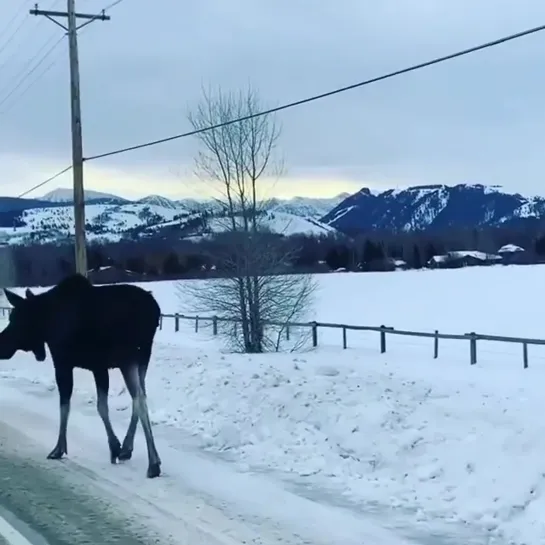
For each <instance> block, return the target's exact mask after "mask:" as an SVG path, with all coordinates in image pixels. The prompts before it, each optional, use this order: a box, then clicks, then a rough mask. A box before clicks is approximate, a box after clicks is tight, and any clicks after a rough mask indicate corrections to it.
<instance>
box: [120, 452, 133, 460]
mask: <svg viewBox="0 0 545 545" xmlns="http://www.w3.org/2000/svg"><path fill="white" fill-rule="evenodd" d="M131 458H132V450H121V452H120V453H119V456H118V459H119V461H121V462H126V461H127V460H130V459H131Z"/></svg>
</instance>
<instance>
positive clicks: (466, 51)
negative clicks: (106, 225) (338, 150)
mask: <svg viewBox="0 0 545 545" xmlns="http://www.w3.org/2000/svg"><path fill="white" fill-rule="evenodd" d="M121 1H122V0H117V3H119V2H121ZM543 30H545V25H541V26H538V27H534V28H531V29H529V30H524V31H522V32H518V33H516V34H510V35H508V36H505V37H503V38H499V39H497V40H494V41H491V42H486V43H484V44H481V45H477V46H475V47H471V48H469V49H464V50H461V51H458V52H456V53H452V54H450V55H445V56H443V57H437V58H435V59H432V60H430V61H427V62H423V63H420V64H415V65H412V66H409V67H408V68H403V69H401V70H396V71H395V72H390V73H388V74H385V75H382V76H378V77H376V78H372V79H368V80H365V81H361V82H359V83H354V84H352V85H348V86H346V87H339V88H337V89H334V90H333V91H328V92H326V93H322V94H319V95H313V96H311V97H308V98H304V99H301V100H298V101H295V102H290V103H287V104H283V105H282V106H277V107H276V108H270V109H268V110H265V111H262V112H258V113H255V114H252V115H248V116H244V117H240V118H237V119H233V120H230V121H226V122H224V123H219V124H217V125H211V126H210V127H204V128H202V129H198V130H195V131H190V132H186V133H182V134H177V135H174V136H169V137H167V138H162V139H160V140H152V141H150V142H146V143H144V144H139V145H136V146H131V147H127V148H121V149H117V150H114V151H110V152H107V153H101V154H98V155H92V156H90V157H86V158H84V159H83V160H84V161H94V160H96V159H102V158H103V157H109V156H112V155H118V154H121V153H126V152H129V151H134V150H137V149H142V148H146V147H151V146H156V145H158V144H163V143H165V142H170V141H172V140H178V139H180V138H185V137H188V136H195V135H197V134H200V133H203V132H206V131H211V130H215V129H220V128H222V127H225V126H227V125H232V124H234V123H239V122H241V121H246V120H249V119H253V118H255V117H261V116H264V115H268V114H271V113H275V112H279V111H281V110H287V109H288V108H293V107H295V106H300V105H302V104H306V103H308V102H313V101H315V100H319V99H321V98H326V97H329V96H333V95H336V94H340V93H344V92H346V91H350V90H352V89H356V88H358V87H364V86H365V85H370V84H371V83H377V82H379V81H383V80H386V79H390V78H393V77H396V76H400V75H402V74H407V73H409V72H414V71H416V70H419V69H421V68H426V67H428V66H432V65H434V64H439V63H441V62H445V61H448V60H452V59H455V58H457V57H462V56H464V55H469V54H470V53H475V52H476V51H480V50H483V49H488V48H491V47H494V46H496V45H500V44H502V43H506V42H509V41H513V40H516V39H518V38H522V37H524V36H529V35H530V34H535V33H537V32H541V31H543ZM70 168H71V167H67V168H66V169H65V170H63V171H61V172H59V173H57V174H55V176H52V177H51V178H48V179H47V180H45V181H43V182H41V183H39V184H37V185H35V186H33V187H31V188H30V189H28V190H27V191H25V192H24V193H22V194H21V196H24V195H27V194H28V193H31V192H32V191H34V190H35V189H38V188H39V187H42V186H44V185H46V184H48V183H49V182H51V181H53V180H55V179H56V178H57V177H58V176H60V175H61V174H64V173H65V172H67V171H68V170H69V169H70Z"/></svg>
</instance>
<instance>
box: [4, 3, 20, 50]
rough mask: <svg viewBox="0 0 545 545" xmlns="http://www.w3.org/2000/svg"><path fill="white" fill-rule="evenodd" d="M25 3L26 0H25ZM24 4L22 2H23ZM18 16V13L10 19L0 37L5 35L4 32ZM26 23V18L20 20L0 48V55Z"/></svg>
mask: <svg viewBox="0 0 545 545" xmlns="http://www.w3.org/2000/svg"><path fill="white" fill-rule="evenodd" d="M25 1H26V0H25ZM23 3H24V2H23ZM18 15H19V12H17V13H15V15H14V16H13V17H12V18H11V19H10V21H9V22H8V24H7V25H6V27H5V28H4V30H3V31H2V33H1V34H0V37H2V36H3V35H4V34H6V32H7V31H8V30H9V29H10V28H11V26H12V24H13V23H14V22H15V20H16V19H17V16H18ZM25 22H26V17H23V19H22V20H21V22H20V23H19V24H18V25H17V27H16V28H15V30H14V31H13V32H12V33H11V34H10V35H9V38H8V39H7V40H6V41H5V42H4V44H3V45H2V46H1V47H0V55H1V54H2V53H3V52H4V51H5V49H6V47H8V45H9V44H10V43H11V42H12V41H13V39H14V38H15V36H17V33H18V32H19V31H20V30H21V28H22V26H23V25H24V24H25Z"/></svg>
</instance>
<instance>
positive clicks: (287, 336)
mask: <svg viewBox="0 0 545 545" xmlns="http://www.w3.org/2000/svg"><path fill="white" fill-rule="evenodd" d="M289 340H290V324H286V341H289Z"/></svg>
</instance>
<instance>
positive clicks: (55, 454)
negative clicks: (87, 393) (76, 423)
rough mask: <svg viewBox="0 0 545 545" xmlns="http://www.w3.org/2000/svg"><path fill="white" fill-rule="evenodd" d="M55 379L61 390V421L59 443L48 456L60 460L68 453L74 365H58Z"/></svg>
mask: <svg viewBox="0 0 545 545" xmlns="http://www.w3.org/2000/svg"><path fill="white" fill-rule="evenodd" d="M55 380H56V382H57V389H58V391H59V402H60V422H59V437H58V439H57V444H56V445H55V448H54V449H53V450H52V451H51V452H50V453H49V454H48V456H47V457H48V458H49V459H51V460H58V459H60V458H62V457H63V455H64V454H68V446H67V442H66V430H67V428H68V417H69V415H70V399H71V398H72V390H73V389H74V372H73V369H72V367H61V366H56V367H55Z"/></svg>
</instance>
